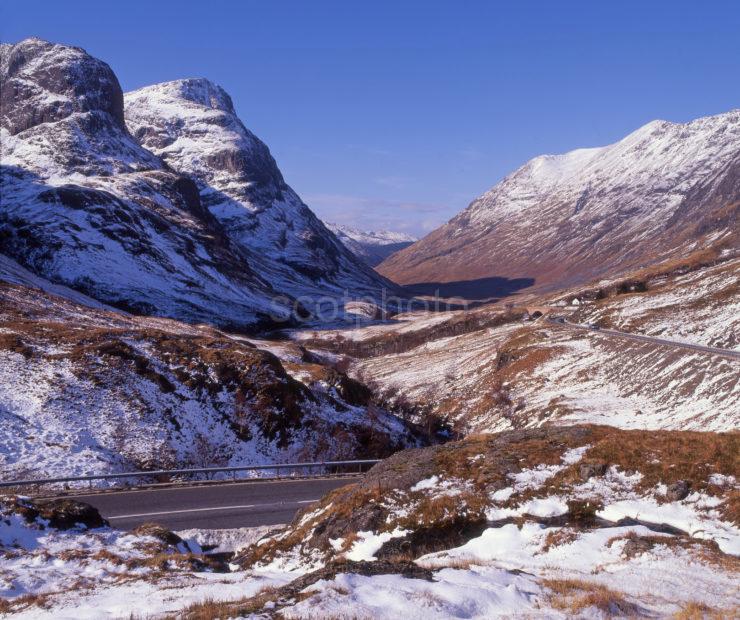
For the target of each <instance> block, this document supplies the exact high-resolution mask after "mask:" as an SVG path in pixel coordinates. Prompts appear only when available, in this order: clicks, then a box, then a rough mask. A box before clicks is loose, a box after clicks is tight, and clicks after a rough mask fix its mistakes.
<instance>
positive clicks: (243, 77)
mask: <svg viewBox="0 0 740 620" xmlns="http://www.w3.org/2000/svg"><path fill="white" fill-rule="evenodd" d="M31 35H35V36H39V37H42V38H46V39H50V40H53V41H58V42H62V43H68V44H74V45H78V46H81V47H84V48H86V49H87V50H88V51H89V52H90V53H91V54H93V55H95V56H98V57H99V58H102V59H103V60H105V61H106V62H108V63H109V64H110V65H111V66H112V67H113V69H114V71H115V72H116V73H117V74H118V77H119V79H120V81H121V84H122V85H123V88H124V90H130V89H135V88H137V87H140V86H144V85H147V84H152V83H155V82H161V81H165V80H171V79H176V78H182V77H194V76H205V77H208V78H210V79H212V80H214V81H216V82H218V83H219V84H221V85H222V86H223V87H224V88H226V90H227V91H228V92H229V93H230V94H231V95H232V98H233V99H234V102H235V104H236V108H237V111H238V112H239V114H240V116H241V118H242V120H243V121H244V123H245V124H246V125H247V127H249V128H250V129H251V130H252V131H254V132H255V133H256V134H257V135H258V136H259V137H260V138H262V139H263V140H264V141H265V142H266V143H267V144H268V146H269V147H270V149H271V150H272V152H273V155H274V156H275V157H276V159H277V161H278V164H279V165H280V167H281V169H282V171H283V173H284V175H285V177H286V179H287V181H288V182H289V183H290V184H291V185H292V186H293V187H294V189H296V190H297V191H298V193H299V194H301V196H302V197H303V199H304V200H305V201H306V202H307V203H308V204H309V206H311V207H312V208H313V209H314V210H315V211H316V212H317V213H318V214H319V215H320V216H322V217H324V218H325V219H328V220H335V221H340V222H343V223H350V224H355V225H357V226H358V227H361V228H365V229H369V228H377V227H388V228H392V229H403V230H408V231H410V232H414V233H417V234H420V233H423V232H424V231H427V230H429V229H430V228H431V227H434V226H436V225H438V224H440V223H442V222H444V221H446V220H447V219H449V218H450V217H451V216H452V215H454V214H455V213H457V212H458V211H459V210H461V209H462V208H464V207H465V206H466V205H467V204H468V203H469V202H470V200H472V199H473V198H474V197H475V196H477V195H478V194H480V193H481V192H483V191H485V190H486V189H488V188H489V187H491V186H492V185H494V184H495V183H496V182H497V181H498V180H500V179H501V178H502V177H503V176H505V175H506V174H507V173H508V172H510V171H512V170H513V169H515V168H516V167H518V166H519V165H521V164H522V163H524V162H525V161H526V160H527V159H529V158H531V157H533V156H535V155H537V154H540V153H558V152H563V151H567V150H570V149H573V148H577V147H584V146H596V145H601V144H607V143H610V142H613V141H615V140H617V139H619V138H620V137H622V136H623V135H625V134H626V133H628V132H630V131H632V130H634V129H636V128H637V127H639V126H640V125H642V124H643V123H645V122H647V121H650V120H653V119H655V118H663V119H667V120H671V121H686V120H690V119H692V118H695V117H698V116H704V115H707V114H714V113H719V112H723V111H727V110H729V109H732V108H735V107H739V106H740V2H735V1H726V2H720V1H717V2H713V1H711V0H710V1H705V2H683V1H680V0H678V1H677V0H673V1H670V2H668V1H666V2H648V1H640V2H632V1H623V0H620V1H616V0H614V1H613V2H600V1H597V0H591V1H589V2H567V1H565V0H563V1H562V2H555V1H552V0H550V1H543V2H516V3H515V2H513V1H512V2H494V1H489V2H474V1H458V2H452V1H449V2H435V1H432V0H425V1H415V2H412V1H408V2H403V1H402V0H398V1H395V2H390V1H389V2H385V1H379V0H373V1H370V0H367V1H365V2H355V1H351V0H343V1H336V2H335V1H331V2H329V1H321V0H317V1H313V2H308V1H300V2H299V1H295V2H284V1H280V0H273V1H267V0H264V1H263V2H252V1H247V0H243V1H233V2H223V1H220V0H208V1H202V2H187V1H186V0H183V1H180V2H168V1H153V0H152V1H146V2H145V1H132V0H129V1H128V2H125V1H124V2H121V1H119V2H109V1H107V0H97V1H95V2H82V1H79V2H78V1H74V0H64V1H59V0H57V1H53V2H52V1H47V2H39V1H36V2H31V1H29V0H24V1H23V2H18V1H16V0H3V1H2V2H0V37H2V40H3V41H10V42H14V41H17V40H19V39H22V38H24V37H27V36H31Z"/></svg>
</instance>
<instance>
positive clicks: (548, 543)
mask: <svg viewBox="0 0 740 620" xmlns="http://www.w3.org/2000/svg"><path fill="white" fill-rule="evenodd" d="M580 535H581V533H580V532H579V531H578V530H574V529H572V528H567V527H563V528H559V529H552V530H550V531H549V532H548V533H547V536H545V541H544V543H543V544H542V553H547V552H548V551H550V549H553V548H554V547H560V546H562V545H569V544H570V543H572V542H575V541H576V540H578V537H579V536H580Z"/></svg>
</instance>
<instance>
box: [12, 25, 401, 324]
mask: <svg viewBox="0 0 740 620" xmlns="http://www.w3.org/2000/svg"><path fill="white" fill-rule="evenodd" d="M0 78H1V82H2V89H1V93H0V101H1V103H2V129H1V131H2V136H1V137H2V146H3V149H2V170H1V173H2V174H1V183H2V201H1V203H0V241H1V243H2V247H0V251H2V252H3V253H4V254H6V255H7V256H10V257H11V258H13V259H14V260H16V261H18V262H19V263H20V264H21V265H23V266H24V267H25V268H27V269H29V270H31V271H32V272H34V273H36V274H37V275H40V276H43V277H45V278H47V279H48V280H50V281H52V282H54V283H56V284H59V285H64V286H67V287H69V288H71V289H74V290H77V291H79V292H81V293H84V294H86V295H88V296H90V297H92V298H94V299H97V300H99V301H101V302H103V303H107V304H110V305H113V306H115V307H118V308H122V309H127V310H131V311H134V312H136V313H139V314H149V315H158V316H168V317H172V318H176V319H180V320H185V321H189V322H208V323H213V324H217V325H221V326H230V327H235V328H239V329H255V328H257V327H259V326H261V325H266V324H267V325H269V324H272V323H273V322H274V321H276V320H279V321H285V320H286V319H288V318H290V317H291V315H292V313H293V312H294V311H295V310H296V308H299V306H298V305H297V304H296V303H295V302H294V301H293V299H294V298H295V297H298V296H301V297H302V303H301V306H303V307H304V308H305V307H306V306H310V305H311V298H323V299H332V298H339V299H340V301H343V300H344V299H345V298H349V299H351V298H354V297H363V298H367V297H368V296H379V294H380V290H381V289H382V288H383V287H385V286H388V287H390V288H393V287H392V285H390V283H388V282H387V281H385V280H384V278H382V277H381V276H379V275H378V274H376V273H375V272H374V271H373V270H372V269H370V268H369V267H368V266H367V265H365V264H364V263H363V262H362V261H360V260H359V259H357V258H356V257H355V256H354V255H353V254H352V253H351V252H350V251H348V250H347V249H346V248H345V247H344V246H343V245H342V244H341V243H340V242H339V241H338V240H337V239H336V237H335V236H334V235H333V234H332V233H331V232H330V231H329V230H327V229H326V227H325V226H324V225H323V224H322V223H321V221H320V220H318V218H316V217H315V216H314V214H313V213H312V212H311V211H310V209H309V208H308V207H306V205H304V204H303V203H302V202H301V200H300V199H299V198H298V196H297V195H296V194H295V193H294V192H293V191H292V190H291V189H290V188H289V187H288V186H287V185H286V184H285V182H284V180H283V178H282V175H281V174H280V171H279V170H278V168H277V166H276V164H275V161H274V160H273V158H272V156H271V155H270V153H269V150H268V149H267V147H266V146H265V145H264V144H263V143H262V142H260V141H259V140H258V139H257V138H256V137H254V136H253V135H252V134H251V133H250V132H249V131H248V130H247V129H246V128H245V127H244V126H243V125H242V123H241V122H240V121H239V119H238V118H237V117H236V116H235V114H234V111H233V106H232V104H231V100H230V99H229V97H228V95H227V94H226V93H225V92H224V91H223V90H222V89H220V88H219V87H217V86H215V85H213V84H211V83H210V82H208V81H206V80H183V81H179V82H170V83H167V84H163V85H158V86H154V87H151V88H148V89H143V90H141V91H137V92H136V93H132V94H131V95H129V96H128V97H127V101H128V105H127V109H128V112H127V115H126V116H127V119H125V118H124V96H123V93H122V91H121V88H120V85H119V83H118V80H117V79H116V76H115V74H114V73H113V71H112V70H111V69H110V67H109V66H108V65H107V64H105V63H104V62H102V61H100V60H98V59H96V58H93V57H92V56H90V55H89V54H87V53H86V52H85V51H84V50H82V49H80V48H76V47H69V46H65V45H56V44H53V43H49V42H46V41H42V40H40V39H27V40H24V41H22V42H20V43H18V44H15V45H8V44H3V45H2V47H0ZM127 120H128V123H129V126H128V127H127V124H126V123H127ZM130 129H132V130H133V131H134V132H135V135H136V139H135V138H134V137H132V134H131V133H130V131H129V130H130ZM140 142H141V143H140ZM142 144H143V146H142ZM147 147H148V148H147ZM150 149H151V150H150ZM152 151H154V152H152ZM339 305H340V306H341V303H340V304H339ZM299 311H300V309H299Z"/></svg>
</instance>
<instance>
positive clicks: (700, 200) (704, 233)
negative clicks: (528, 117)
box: [378, 110, 740, 286]
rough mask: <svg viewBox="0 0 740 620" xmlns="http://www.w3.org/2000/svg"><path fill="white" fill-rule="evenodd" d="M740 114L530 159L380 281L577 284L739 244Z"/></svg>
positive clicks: (398, 258)
mask: <svg viewBox="0 0 740 620" xmlns="http://www.w3.org/2000/svg"><path fill="white" fill-rule="evenodd" d="M739 210H740V110H733V111H731V112H727V113H725V114H720V115H717V116H710V117H706V118H700V119H698V120H695V121H692V122H690V123H686V124H676V123H669V122H665V121H655V122H651V123H648V124H647V125H645V126H644V127H642V128H640V129H638V130H637V131H635V132H634V133H632V134H630V135H628V136H627V137H626V138H624V139H623V140H621V141H619V142H617V143H616V144H612V145H610V146H606V147H601V148H590V149H580V150H576V151H572V152H570V153H566V154H564V155H554V156H553V155H544V156H541V157H536V158H535V159H533V160H531V161H530V162H528V163H527V164H525V165H524V166H522V167H521V168H520V169H519V170H517V171H516V172H514V173H513V174H511V175H510V176H508V177H506V178H505V179H504V180H503V181H501V182H500V183H499V184H498V185H496V186H495V187H494V188H493V189H491V190H490V191H488V192H486V193H485V194H483V195H482V196H481V197H480V198H478V199H476V200H474V201H473V202H472V203H471V204H470V206H469V207H468V208H467V209H465V210H464V211H463V212H462V213H460V214H459V215H457V216H456V217H455V218H453V219H452V220H450V222H448V223H447V224H445V225H444V226H442V227H441V228H438V229H437V230H435V231H434V232H432V233H431V234H429V235H428V236H426V237H425V238H424V239H422V240H421V241H419V242H417V243H415V244H414V245H413V246H411V247H409V248H406V249H405V250H402V251H401V252H399V253H397V254H396V255H394V256H392V257H390V258H389V259H388V260H386V261H385V262H384V263H383V264H382V265H380V267H379V269H378V270H379V272H380V273H382V274H383V275H386V276H387V277H389V278H391V279H393V280H395V281H397V282H400V283H404V284H408V283H417V282H438V281H441V282H456V281H470V280H477V279H481V278H490V277H492V276H500V277H505V278H533V279H534V280H535V285H536V286H538V285H546V286H555V285H571V284H574V283H578V282H584V281H588V280H591V279H593V278H594V277H599V276H602V275H606V274H616V273H619V272H622V271H625V270H627V269H629V268H634V267H639V266H642V265H645V264H649V263H652V262H655V261H657V260H661V259H665V258H667V257H671V256H676V255H681V254H683V253H685V252H688V251H692V250H695V249H697V248H700V247H703V246H704V245H706V244H723V243H724V244H727V245H729V244H731V243H737V241H738V237H737V230H738V211H739Z"/></svg>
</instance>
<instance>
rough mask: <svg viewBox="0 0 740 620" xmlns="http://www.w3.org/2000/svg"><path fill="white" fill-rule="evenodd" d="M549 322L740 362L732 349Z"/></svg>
mask: <svg viewBox="0 0 740 620" xmlns="http://www.w3.org/2000/svg"><path fill="white" fill-rule="evenodd" d="M548 322H549V323H551V324H553V325H558V326H560V327H567V328H570V329H580V330H585V331H590V332H595V333H598V334H604V335H606V336H615V337H617V338H624V339H625V340H634V341H637V342H649V343H652V344H658V345H662V346H667V347H674V348H679V349H688V350H689V351H699V352H701V353H711V354H712V355H721V356H722V357H726V358H729V359H733V360H740V351H732V350H731V349H719V348H717V347H705V346H703V345H700V344H691V343H688V342H679V341H677V340H666V339H665V338H654V337H653V336H643V335H642V334H631V333H629V332H620V331H618V330H616V329H593V328H591V327H589V326H588V325H581V324H580V323H570V322H568V321H565V322H560V321H557V320H555V319H548Z"/></svg>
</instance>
